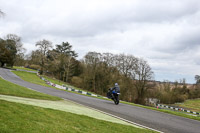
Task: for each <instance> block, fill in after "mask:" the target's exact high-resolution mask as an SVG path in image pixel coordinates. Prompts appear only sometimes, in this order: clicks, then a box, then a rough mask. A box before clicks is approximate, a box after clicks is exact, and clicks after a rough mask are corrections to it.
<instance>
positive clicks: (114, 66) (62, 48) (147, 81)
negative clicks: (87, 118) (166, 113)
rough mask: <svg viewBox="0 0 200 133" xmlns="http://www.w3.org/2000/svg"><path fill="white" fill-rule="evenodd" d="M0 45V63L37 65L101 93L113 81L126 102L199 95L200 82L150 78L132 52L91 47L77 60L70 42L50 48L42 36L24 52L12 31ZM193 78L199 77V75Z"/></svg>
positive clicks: (145, 66) (47, 72)
mask: <svg viewBox="0 0 200 133" xmlns="http://www.w3.org/2000/svg"><path fill="white" fill-rule="evenodd" d="M0 46H1V47H0V63H1V66H4V65H5V64H7V65H9V66H13V65H17V66H25V67H29V68H32V69H37V70H40V73H41V74H45V75H48V76H51V77H53V78H56V79H59V80H62V81H64V82H67V83H69V84H71V85H74V86H76V87H79V88H83V89H85V90H88V91H92V92H95V93H97V94H101V95H104V96H105V95H106V93H107V90H108V89H109V88H111V87H113V86H114V83H116V82H117V83H118V84H119V85H120V88H121V95H120V99H121V100H124V101H128V102H135V103H140V104H146V103H148V102H147V101H148V98H157V99H159V100H160V102H161V103H170V104H171V103H175V102H182V101H184V100H186V99H189V98H198V97H200V86H199V85H194V86H192V87H190V88H188V87H187V84H186V83H185V80H183V81H182V82H181V83H178V82H177V83H176V84H174V85H171V84H170V83H169V82H164V83H161V84H158V83H156V82H154V81H153V79H154V73H153V71H152V69H151V67H150V65H149V64H148V62H147V61H146V60H144V59H142V58H138V57H135V56H133V55H125V54H112V53H98V52H95V51H93V52H88V53H87V54H86V55H85V56H84V57H83V58H82V59H81V60H77V57H78V54H77V53H76V52H75V51H74V50H72V45H71V44H70V43H68V42H62V43H61V44H56V45H55V48H54V47H53V44H52V42H50V41H48V40H45V39H43V40H40V41H38V42H36V43H35V46H36V47H37V49H36V50H34V51H32V52H31V53H30V54H29V55H27V56H24V54H23V53H24V51H25V49H24V48H23V45H22V43H21V38H20V37H18V36H16V35H13V34H9V35H7V36H6V37H5V38H4V39H1V40H0ZM195 78H198V81H200V76H199V77H198V76H196V77H195Z"/></svg>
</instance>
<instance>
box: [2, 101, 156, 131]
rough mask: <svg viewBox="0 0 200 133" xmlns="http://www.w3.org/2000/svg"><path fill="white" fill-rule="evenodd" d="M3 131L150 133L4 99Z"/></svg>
mask: <svg viewBox="0 0 200 133" xmlns="http://www.w3.org/2000/svg"><path fill="white" fill-rule="evenodd" d="M0 102H1V104H0V114H1V115H0V132H14V133H21V132H27V133H33V132H34V133H36V132H48V133H61V132H66V133H94V132H95V133H107V132H111V133H118V132H120V133H134V132H135V133H147V132H148V133H149V132H153V131H150V130H146V129H140V128H135V127H132V126H127V125H122V124H116V123H111V122H106V121H102V120H97V119H94V118H91V117H88V116H84V115H77V114H72V113H67V112H63V111H57V110H53V109H46V108H41V107H36V106H30V105H24V104H19V103H12V102H7V101H4V100H0Z"/></svg>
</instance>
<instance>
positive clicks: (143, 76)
mask: <svg viewBox="0 0 200 133" xmlns="http://www.w3.org/2000/svg"><path fill="white" fill-rule="evenodd" d="M134 73H135V84H134V85H135V88H136V92H137V98H136V103H140V104H144V99H145V94H146V92H147V90H148V89H149V88H150V86H149V84H148V81H150V80H152V78H153V71H152V70H151V67H150V66H149V64H148V63H147V61H145V60H143V59H139V60H138V61H137V64H136V69H135V72H134Z"/></svg>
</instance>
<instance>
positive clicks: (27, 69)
mask: <svg viewBox="0 0 200 133" xmlns="http://www.w3.org/2000/svg"><path fill="white" fill-rule="evenodd" d="M13 68H14V69H20V70H26V71H35V72H37V70H34V69H30V68H25V67H19V66H13Z"/></svg>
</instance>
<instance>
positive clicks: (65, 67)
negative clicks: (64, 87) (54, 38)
mask: <svg viewBox="0 0 200 133" xmlns="http://www.w3.org/2000/svg"><path fill="white" fill-rule="evenodd" d="M54 51H55V52H57V53H58V56H59V57H58V59H59V61H60V63H59V66H60V70H59V71H60V73H62V72H64V73H63V76H62V77H63V81H66V82H68V81H69V80H70V78H71V77H72V76H73V74H74V69H75V67H76V65H77V64H76V60H75V58H76V57H77V56H78V54H77V53H76V52H75V51H73V50H72V45H70V43H68V42H62V44H61V45H56V49H54Z"/></svg>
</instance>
